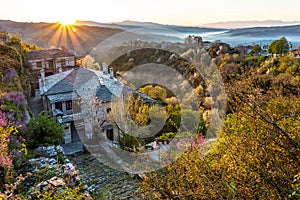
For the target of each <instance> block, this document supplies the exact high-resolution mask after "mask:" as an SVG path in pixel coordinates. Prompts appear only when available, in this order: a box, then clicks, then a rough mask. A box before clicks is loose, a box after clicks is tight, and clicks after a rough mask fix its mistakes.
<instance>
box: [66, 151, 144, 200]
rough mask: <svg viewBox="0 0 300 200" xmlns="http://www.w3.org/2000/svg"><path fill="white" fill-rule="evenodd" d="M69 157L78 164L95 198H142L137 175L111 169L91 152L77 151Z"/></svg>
mask: <svg viewBox="0 0 300 200" xmlns="http://www.w3.org/2000/svg"><path fill="white" fill-rule="evenodd" d="M68 158H69V159H70V160H71V162H72V163H74V164H76V166H77V169H79V171H80V173H81V174H82V178H81V179H82V181H83V184H84V187H85V188H86V189H87V190H88V191H89V192H90V194H91V195H92V196H93V197H94V199H113V200H115V199H116V200H118V199H141V198H140V197H139V196H138V182H139V179H138V178H137V177H136V176H134V175H130V174H127V173H125V172H120V171H117V170H114V169H111V168H110V167H108V166H106V165H104V164H102V163H101V162H100V161H98V160H97V159H96V158H95V157H93V156H92V155H90V154H89V153H77V154H73V155H69V156H68Z"/></svg>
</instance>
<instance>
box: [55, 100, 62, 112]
mask: <svg viewBox="0 0 300 200" xmlns="http://www.w3.org/2000/svg"><path fill="white" fill-rule="evenodd" d="M55 109H59V110H62V103H61V102H55Z"/></svg>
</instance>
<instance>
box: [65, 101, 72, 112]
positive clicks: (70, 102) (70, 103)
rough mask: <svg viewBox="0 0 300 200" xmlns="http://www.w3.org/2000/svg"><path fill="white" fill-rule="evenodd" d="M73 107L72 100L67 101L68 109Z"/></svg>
mask: <svg viewBox="0 0 300 200" xmlns="http://www.w3.org/2000/svg"><path fill="white" fill-rule="evenodd" d="M71 109H72V101H71V100H70V101H66V110H71Z"/></svg>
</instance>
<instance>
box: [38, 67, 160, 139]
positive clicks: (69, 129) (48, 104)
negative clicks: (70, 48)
mask: <svg viewBox="0 0 300 200" xmlns="http://www.w3.org/2000/svg"><path fill="white" fill-rule="evenodd" d="M39 85H40V94H41V98H42V102H43V106H44V109H46V110H48V111H51V113H52V115H53V116H55V117H57V119H58V122H60V124H61V125H62V127H63V128H64V138H63V140H64V143H71V142H76V141H79V140H80V139H81V138H82V137H83V138H88V139H92V138H94V137H98V136H99V135H100V136H104V138H106V139H108V140H110V141H113V142H116V141H117V138H118V130H117V129H116V128H115V127H113V126H112V124H111V123H110V122H109V119H108V115H109V112H110V111H111V102H113V101H115V100H116V98H117V97H118V96H123V94H124V93H128V92H134V93H135V94H138V95H140V96H141V97H142V98H143V99H145V101H146V102H155V100H153V99H152V98H150V97H149V96H147V95H145V94H144V93H142V92H140V91H138V90H133V89H131V88H130V87H129V86H126V85H124V84H123V83H122V82H121V81H120V80H119V77H114V73H113V70H112V68H111V69H110V71H109V72H108V69H107V67H105V66H104V69H103V71H97V70H92V69H86V68H76V69H70V70H67V71H64V72H61V73H57V74H54V75H51V76H45V71H44V69H42V70H41V78H40V79H39ZM89 100H92V102H87V101H89ZM95 127H97V128H96V129H97V130H96V131H95V130H94V129H95Z"/></svg>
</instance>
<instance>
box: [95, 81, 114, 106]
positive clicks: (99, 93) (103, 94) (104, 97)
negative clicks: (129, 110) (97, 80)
mask: <svg viewBox="0 0 300 200" xmlns="http://www.w3.org/2000/svg"><path fill="white" fill-rule="evenodd" d="M96 99H97V100H98V101H100V102H104V103H105V102H110V101H114V100H116V96H115V95H114V94H113V93H111V91H109V90H108V89H107V87H106V86H105V85H100V86H99V87H98V88H97V90H96Z"/></svg>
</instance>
